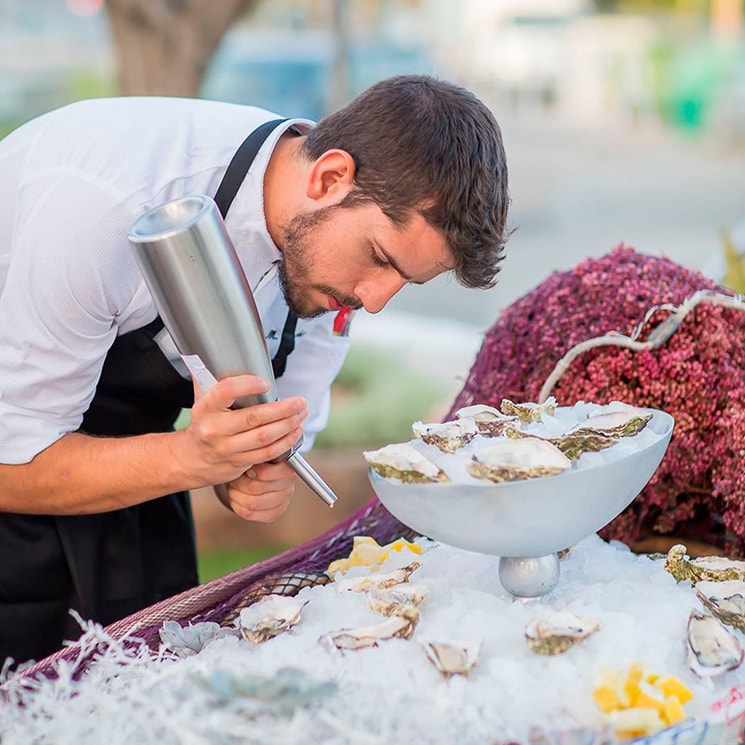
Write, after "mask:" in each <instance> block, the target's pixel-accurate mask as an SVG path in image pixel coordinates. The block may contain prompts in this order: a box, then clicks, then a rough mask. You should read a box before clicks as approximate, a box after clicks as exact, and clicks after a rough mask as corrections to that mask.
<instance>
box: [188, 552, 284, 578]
mask: <svg viewBox="0 0 745 745" xmlns="http://www.w3.org/2000/svg"><path fill="white" fill-rule="evenodd" d="M285 549H286V547H285V546H257V547H256V548H235V549H219V550H211V551H200V552H199V555H198V557H197V568H198V571H199V581H200V582H201V583H205V582H209V581H210V580H213V579H215V578H217V577H223V576H225V575H226V574H229V573H230V572H233V571H235V570H236V569H242V568H243V567H246V566H249V565H251V564H256V563H257V562H259V561H262V560H263V559H268V558H269V557H271V556H275V555H276V554H278V553H281V552H282V551H284V550H285Z"/></svg>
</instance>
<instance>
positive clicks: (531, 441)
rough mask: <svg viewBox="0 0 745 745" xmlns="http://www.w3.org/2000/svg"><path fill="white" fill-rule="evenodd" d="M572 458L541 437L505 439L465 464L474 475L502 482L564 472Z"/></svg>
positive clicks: (476, 454) (483, 450)
mask: <svg viewBox="0 0 745 745" xmlns="http://www.w3.org/2000/svg"><path fill="white" fill-rule="evenodd" d="M571 465H572V461H571V460H569V458H567V457H566V455H564V453H562V452H561V450H559V449H558V448H557V447H556V446H554V445H552V444H551V443H550V442H548V441H547V440H542V439H540V438H539V437H525V438H521V439H519V440H513V439H505V440H501V441H498V442H495V443H494V444H493V445H489V446H487V447H485V448H483V449H482V450H480V451H479V452H477V453H474V455H473V456H471V460H470V461H469V462H468V464H467V465H466V468H467V469H468V472H469V473H470V474H471V476H474V477H475V478H478V479H488V480H489V481H493V482H495V483H498V482H501V481H520V480H521V479H532V478H537V477H539V476H552V475H554V474H557V473H561V472H562V471H565V470H566V469H567V468H569V467H570V466H571Z"/></svg>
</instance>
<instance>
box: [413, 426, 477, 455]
mask: <svg viewBox="0 0 745 745" xmlns="http://www.w3.org/2000/svg"><path fill="white" fill-rule="evenodd" d="M411 429H412V431H413V432H414V434H415V435H416V436H417V437H418V438H419V439H420V440H421V441H422V442H426V443H427V445H434V446H435V447H436V448H437V449H438V450H441V451H442V452H443V453H454V452H455V451H456V450H459V449H460V448H462V447H463V446H464V445H467V444H468V443H469V442H471V440H473V438H474V437H476V435H477V434H479V429H478V427H477V426H476V422H474V421H473V420H472V419H460V420H458V421H455V422H443V423H442V424H436V423H435V424H422V422H414V424H412V425H411Z"/></svg>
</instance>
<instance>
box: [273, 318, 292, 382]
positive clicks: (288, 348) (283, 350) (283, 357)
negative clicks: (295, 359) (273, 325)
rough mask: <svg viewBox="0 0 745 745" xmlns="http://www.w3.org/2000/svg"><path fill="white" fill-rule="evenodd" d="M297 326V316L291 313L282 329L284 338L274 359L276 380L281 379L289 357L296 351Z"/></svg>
mask: <svg viewBox="0 0 745 745" xmlns="http://www.w3.org/2000/svg"><path fill="white" fill-rule="evenodd" d="M295 326H297V316H296V315H295V314H294V313H293V312H292V311H289V312H288V313H287V320H286V321H285V326H284V328H283V329H282V338H281V339H280V342H279V349H278V350H277V354H275V355H274V357H273V358H272V370H273V371H274V377H275V378H281V377H282V375H284V372H285V368H286V367H287V357H288V356H289V355H290V353H291V352H292V350H293V349H295Z"/></svg>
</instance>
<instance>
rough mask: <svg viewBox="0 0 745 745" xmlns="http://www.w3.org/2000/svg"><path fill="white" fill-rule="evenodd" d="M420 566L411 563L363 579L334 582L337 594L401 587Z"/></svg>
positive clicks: (368, 575) (356, 578)
mask: <svg viewBox="0 0 745 745" xmlns="http://www.w3.org/2000/svg"><path fill="white" fill-rule="evenodd" d="M420 566H421V564H420V563H419V562H418V561H412V562H411V564H408V565H407V566H405V567H399V568H398V569H394V570H393V571H390V572H385V573H384V574H367V575H365V576H364V577H352V578H350V579H342V580H339V581H337V582H336V585H337V590H338V591H339V592H372V591H374V590H387V589H388V588H390V587H395V586H396V585H401V584H403V583H404V582H408V581H409V577H411V575H412V574H413V573H414V572H415V571H416V570H417V569H419V567H420Z"/></svg>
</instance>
